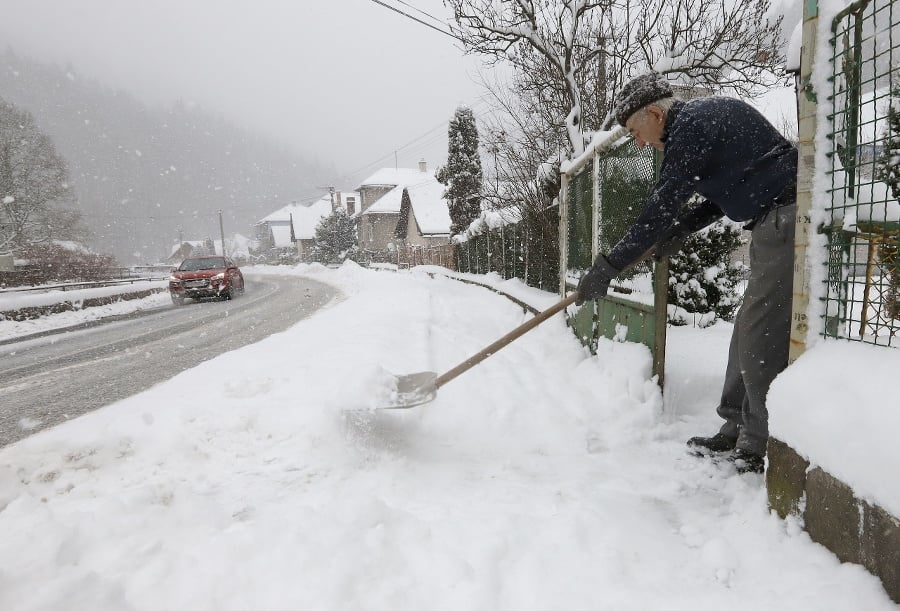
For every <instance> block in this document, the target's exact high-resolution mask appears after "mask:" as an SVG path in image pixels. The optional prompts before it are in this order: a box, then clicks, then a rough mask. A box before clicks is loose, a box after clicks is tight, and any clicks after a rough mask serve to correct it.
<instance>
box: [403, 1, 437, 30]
mask: <svg viewBox="0 0 900 611" xmlns="http://www.w3.org/2000/svg"><path fill="white" fill-rule="evenodd" d="M396 2H399V3H400V4H404V5H406V6H408V7H409V8H411V9H412V10H414V11H416V12H417V13H422V14H423V15H425V16H426V17H430V18H431V19H434V20H435V21H437V22H438V23H440V24H441V25H447V22H446V21H444V20H443V19H439V18H438V17H435V16H434V15H432V14H431V13H428V12H425V11H423V10H422V9H420V8H418V7H416V6H413V5H412V4H410V3H409V2H404V1H403V0H396Z"/></svg>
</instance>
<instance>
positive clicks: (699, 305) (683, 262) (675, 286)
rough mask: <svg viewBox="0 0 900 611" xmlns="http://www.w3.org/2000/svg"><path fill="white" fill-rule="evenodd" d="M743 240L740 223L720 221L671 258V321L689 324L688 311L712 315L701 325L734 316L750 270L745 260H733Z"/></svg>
mask: <svg viewBox="0 0 900 611" xmlns="http://www.w3.org/2000/svg"><path fill="white" fill-rule="evenodd" d="M744 243H745V238H744V237H743V235H742V233H741V228H740V226H739V225H737V224H735V223H732V222H730V221H718V222H716V223H714V224H712V225H710V226H709V227H707V228H706V229H704V230H702V231H699V232H697V233H695V234H693V235H692V236H690V237H689V238H688V239H687V240H686V241H685V243H684V247H683V248H682V249H681V251H680V252H678V253H677V254H675V255H673V256H672V257H671V258H670V259H669V289H668V300H669V304H670V306H673V307H670V311H669V322H670V323H672V324H674V325H685V324H688V322H689V320H688V318H687V316H685V313H690V314H696V313H699V314H707V313H708V314H712V315H713V316H707V317H703V318H702V326H705V325H706V324H711V323H712V322H714V321H715V319H716V318H722V319H725V320H731V319H732V317H733V316H734V313H735V310H737V308H738V306H739V305H740V303H741V293H740V286H741V285H740V283H741V281H742V279H743V278H744V276H745V274H746V272H747V267H746V266H745V265H744V263H743V262H742V261H732V254H733V253H734V251H735V250H736V249H737V248H738V247H740V246H741V245H743V244H744Z"/></svg>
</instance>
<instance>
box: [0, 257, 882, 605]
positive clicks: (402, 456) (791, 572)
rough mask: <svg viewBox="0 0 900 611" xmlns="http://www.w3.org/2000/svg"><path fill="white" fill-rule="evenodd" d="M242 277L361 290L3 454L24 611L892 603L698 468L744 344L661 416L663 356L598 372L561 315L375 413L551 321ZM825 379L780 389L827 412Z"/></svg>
mask: <svg viewBox="0 0 900 611" xmlns="http://www.w3.org/2000/svg"><path fill="white" fill-rule="evenodd" d="M428 271H435V270H433V269H431V270H428ZM245 273H247V274H248V275H251V274H266V273H271V274H276V273H281V274H284V273H291V274H293V275H295V276H296V277H297V281H298V282H303V281H305V280H304V279H305V278H313V279H316V280H319V281H323V282H327V283H330V284H333V285H336V286H338V287H339V288H340V289H341V291H342V293H343V295H344V296H343V298H341V299H338V300H336V301H334V302H332V303H331V304H329V305H328V306H327V307H325V308H324V309H322V310H321V311H320V312H318V313H317V314H315V315H314V316H312V317H311V318H308V319H305V320H303V321H301V322H299V323H298V324H296V325H295V326H293V327H292V328H290V329H288V330H287V331H285V332H283V333H280V334H276V335H273V336H271V337H269V338H267V339H266V340H263V341H261V342H259V343H257V344H254V345H250V346H247V347H244V348H241V349H239V350H236V351H233V352H229V353H226V354H223V355H221V356H220V357H218V358H215V359H212V360H210V361H207V362H205V363H203V364H201V365H199V366H198V367H196V368H194V369H192V370H190V371H188V372H185V373H183V374H181V375H178V376H176V377H174V378H172V379H171V380H169V381H167V382H165V383H162V384H159V385H157V386H156V387H154V388H152V389H150V390H148V391H145V392H143V393H141V394H138V395H136V396H133V397H131V398H129V399H126V400H123V401H120V402H118V403H115V404H113V405H110V406H108V407H106V408H104V409H101V410H98V411H96V412H93V413H91V414H88V415H86V416H83V417H80V418H77V419H75V420H72V421H69V422H66V423H65V424H62V425H60V426H58V427H56V428H53V429H49V430H45V431H41V432H39V433H37V434H35V435H34V436H32V437H29V438H26V439H23V440H22V441H19V442H17V443H15V444H13V445H11V446H8V447H6V448H3V449H2V450H0V538H2V540H3V541H4V545H3V546H2V547H0V608H4V609H16V610H17V611H29V610H37V609H42V610H44V609H91V610H92V611H103V610H115V611H124V610H140V609H154V610H155V609H187V608H190V609H193V610H195V611H200V610H204V609H209V610H211V611H212V610H215V611H228V610H230V609H235V610H237V609H240V610H245V609H266V610H277V609H323V610H325V609H327V610H333V609H390V610H392V611H393V610H399V609H410V610H412V609H416V610H418V609H431V610H442V609H452V610H453V611H458V610H460V609H515V610H517V611H524V610H529V609H536V610H546V609H567V610H578V609H586V610H587V609H591V610H594V609H616V610H617V611H618V610H629V609H634V610H642V611H643V610H646V609H669V610H679V609H684V610H691V611H694V610H703V609H722V608H728V609H746V610H755V609H764V608H773V609H810V610H812V609H816V610H817V611H819V610H830V609H834V610H837V609H851V608H852V609H866V610H867V611H875V610H878V609H895V608H896V606H895V605H894V604H893V603H892V602H890V600H889V599H888V598H887V596H886V594H885V593H884V590H883V589H882V587H881V585H880V584H879V582H878V581H877V579H876V578H875V577H873V576H871V575H869V574H868V573H867V572H866V571H865V570H863V569H862V568H861V567H859V566H857V565H852V564H841V563H840V562H839V561H838V560H837V559H836V558H835V557H834V556H833V555H832V554H831V553H830V552H828V551H827V550H825V549H824V548H823V547H821V546H819V545H817V544H814V543H812V542H811V540H810V539H809V537H808V535H807V534H806V533H805V532H804V531H803V530H802V529H801V528H800V527H799V525H798V523H797V522H796V521H795V520H793V519H789V520H787V521H782V520H780V519H778V518H777V517H776V516H775V515H773V514H772V513H770V512H769V511H768V509H767V502H766V493H765V487H764V483H763V478H762V476H759V475H743V476H741V475H737V474H735V473H733V472H732V471H729V470H728V469H727V468H726V467H724V466H716V465H713V464H711V463H709V462H708V461H706V460H701V459H697V458H695V457H691V456H689V455H687V454H686V453H685V448H684V440H685V439H686V438H687V437H689V436H690V435H693V434H698V433H711V432H713V430H714V427H715V426H717V417H716V416H715V413H714V409H713V406H714V405H715V402H716V396H717V393H718V390H719V387H720V385H721V382H722V375H723V370H724V363H725V355H726V352H727V345H728V337H729V334H730V331H731V328H730V325H727V324H721V323H719V324H716V325H713V326H712V327H710V328H707V329H696V328H691V327H679V328H673V329H671V331H670V339H669V346H668V371H667V374H668V375H667V379H668V384H667V391H666V396H665V401H664V400H663V398H662V396H661V394H660V393H659V390H658V388H657V386H656V384H655V383H654V382H653V381H652V380H651V379H650V376H649V371H650V355H649V353H648V351H647V350H646V349H645V348H644V347H642V346H639V345H635V344H626V343H618V342H612V341H603V342H601V344H600V346H599V348H598V353H597V355H596V356H592V355H590V354H589V353H588V352H587V351H586V350H585V349H584V348H583V347H582V346H581V345H580V344H578V342H577V341H576V340H575V338H574V337H573V335H572V334H571V331H570V330H569V329H568V328H567V327H566V326H565V324H564V321H563V318H562V317H561V316H559V317H556V318H554V319H553V320H551V321H548V322H547V323H545V324H543V325H541V326H540V327H538V328H536V329H535V330H533V331H532V332H530V333H528V334H527V335H525V336H523V337H522V338H521V339H519V340H517V341H516V342H514V343H513V344H511V345H510V346H508V347H507V348H505V349H504V350H502V351H500V352H498V353H497V354H495V355H494V356H492V357H491V358H489V359H488V360H486V361H485V362H484V363H482V364H481V365H479V366H478V367H476V368H474V369H472V370H470V371H468V372H466V373H465V374H463V376H462V377H460V378H458V379H457V380H454V381H451V382H450V383H448V384H447V385H446V386H444V387H442V388H441V389H440V390H439V391H438V394H437V397H436V398H435V400H434V401H433V402H432V403H430V404H427V405H424V406H421V407H418V408H414V409H411V410H393V411H374V410H373V409H372V408H374V407H377V406H379V405H383V404H384V402H385V401H387V400H388V399H389V397H390V393H391V390H392V384H393V382H394V379H395V378H394V375H395V374H404V373H411V372H415V371H421V370H433V371H438V372H442V371H446V370H447V369H449V368H450V367H452V366H454V365H456V364H457V363H458V362H460V361H461V360H463V359H464V358H466V357H467V356H469V355H471V354H474V353H475V352H477V351H478V350H480V349H481V348H483V347H484V346H485V345H487V344H488V343H490V342H492V341H493V340H494V339H496V338H498V337H499V336H501V335H502V334H504V333H506V332H508V331H509V330H510V329H512V328H513V327H515V326H516V325H518V324H521V323H522V322H523V321H524V320H525V319H526V317H527V315H525V314H523V312H522V309H521V308H520V307H518V306H516V305H514V304H513V303H512V302H510V301H509V300H507V299H505V298H504V297H502V296H499V295H497V294H496V293H494V292H491V291H488V290H485V289H483V288H480V287H475V286H471V285H469V284H464V283H460V282H457V281H455V280H452V279H448V278H443V277H440V276H437V277H431V276H430V275H428V274H427V273H425V270H419V271H417V270H416V269H413V270H412V271H407V272H400V273H389V272H375V271H371V270H364V269H361V268H359V267H358V266H356V265H354V264H352V263H347V264H345V265H344V266H342V267H341V268H338V269H326V268H324V267H321V266H317V265H301V266H298V267H296V268H294V269H290V270H288V268H285V267H277V268H275V267H272V268H247V269H245ZM487 281H488V282H491V283H493V284H495V285H497V286H499V287H500V288H503V289H504V290H509V292H511V293H515V294H516V296H518V297H519V298H522V299H525V300H527V301H528V302H529V303H533V304H535V305H538V306H539V307H541V308H544V307H546V305H548V303H552V302H554V301H555V300H557V299H558V298H557V297H556V296H554V295H550V294H547V293H541V292H540V291H536V290H535V289H531V288H528V287H525V286H524V285H522V284H521V283H519V282H518V281H502V280H501V279H499V278H497V277H496V276H492V277H488V278H487ZM835 346H836V348H834V349H835V350H838V349H841V348H846V346H845V345H844V344H840V346H838V345H837V344H835ZM861 348H862V347H861ZM879 354H880V353H879ZM813 357H815V355H813ZM854 357H855V358H858V359H861V360H863V361H868V360H871V359H872V357H871V356H869V354H868V353H865V354H863V353H862V352H861V353H860V354H854ZM812 360H813V359H809V363H807V364H804V365H802V366H807V367H808V366H812V365H813V363H812ZM799 363H801V364H802V360H801V361H800V362H799ZM895 369H896V367H895V368H894V370H895ZM801 377H802V378H803V380H805V379H806V376H799V377H795V378H793V379H788V380H787V381H786V382H784V383H781V382H780V381H779V385H780V387H779V392H781V393H782V394H783V393H786V392H792V393H794V394H795V395H796V396H798V397H809V396H811V394H810V393H811V392H812V391H811V390H809V389H807V386H806V385H805V384H804V383H803V380H801ZM812 396H814V397H815V398H816V400H817V401H820V402H821V401H824V402H828V401H831V397H830V396H829V395H827V394H825V393H824V392H823V393H822V394H821V397H820V396H819V395H818V394H817V395H812ZM894 396H896V395H894ZM815 409H816V410H817V411H818V410H820V409H823V406H821V405H816V406H815ZM857 409H858V406H854V410H857ZM773 411H774V410H773ZM798 411H800V408H799V407H798ZM806 413H807V414H808V413H809V412H808V411H807V412H806ZM828 413H829V414H830V413H832V412H831V411H829V412H828ZM778 417H779V418H780V420H779V422H781V423H782V426H787V422H788V419H789V418H790V417H791V415H790V414H786V415H782V414H779V415H778ZM885 424H886V425H887V426H884V429H885V430H894V431H896V430H897V429H896V426H890V425H889V423H887V422H885ZM894 424H895V423H894ZM27 425H28V423H22V426H25V427H27ZM823 426H831V424H829V423H823ZM834 426H835V427H836V426H837V424H835V425H834ZM785 430H787V429H785ZM870 441H877V440H870ZM831 451H832V456H835V457H837V455H838V454H837V452H838V450H837V449H835V448H832V449H831ZM886 451H887V450H886ZM840 456H841V457H842V458H846V453H845V452H841V453H840ZM887 460H894V457H893V455H888V456H887ZM895 464H896V463H895ZM872 493H873V494H877V492H876V491H873V492H872Z"/></svg>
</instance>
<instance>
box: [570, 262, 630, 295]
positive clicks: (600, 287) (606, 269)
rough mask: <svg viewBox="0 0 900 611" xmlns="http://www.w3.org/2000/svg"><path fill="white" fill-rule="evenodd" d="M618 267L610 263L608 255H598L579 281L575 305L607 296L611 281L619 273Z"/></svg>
mask: <svg viewBox="0 0 900 611" xmlns="http://www.w3.org/2000/svg"><path fill="white" fill-rule="evenodd" d="M619 271H620V270H618V269H616V268H615V267H613V266H612V265H610V264H609V261H607V260H606V257H604V256H603V255H597V260H596V261H594V265H593V266H592V267H591V269H589V270H588V272H587V273H586V274H585V275H584V276H582V277H581V280H580V281H579V282H578V288H577V289H576V290H577V291H578V299H576V300H575V305H581V304H583V303H584V302H585V301H590V300H592V299H600V298H601V297H605V296H606V293H607V291H609V283H610V282H611V281H612V279H613V278H615V277H616V276H618V275H619Z"/></svg>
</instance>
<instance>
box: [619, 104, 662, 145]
mask: <svg viewBox="0 0 900 611" xmlns="http://www.w3.org/2000/svg"><path fill="white" fill-rule="evenodd" d="M665 126H666V116H665V115H664V114H663V111H662V110H660V109H659V107H658V106H654V105H652V104H651V105H649V106H645V107H644V108H642V109H641V110H639V111H637V112H636V113H634V114H633V115H631V116H630V117H628V120H627V121H625V127H627V128H628V132H629V133H630V134H631V135H632V136H633V137H634V139H635V140H636V141H637V143H638V146H641V147H643V146H646V145H648V144H649V145H650V146H652V147H653V148H655V149H658V150H660V151H661V150H663V141H662V140H661V138H662V134H663V130H664V129H665Z"/></svg>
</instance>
